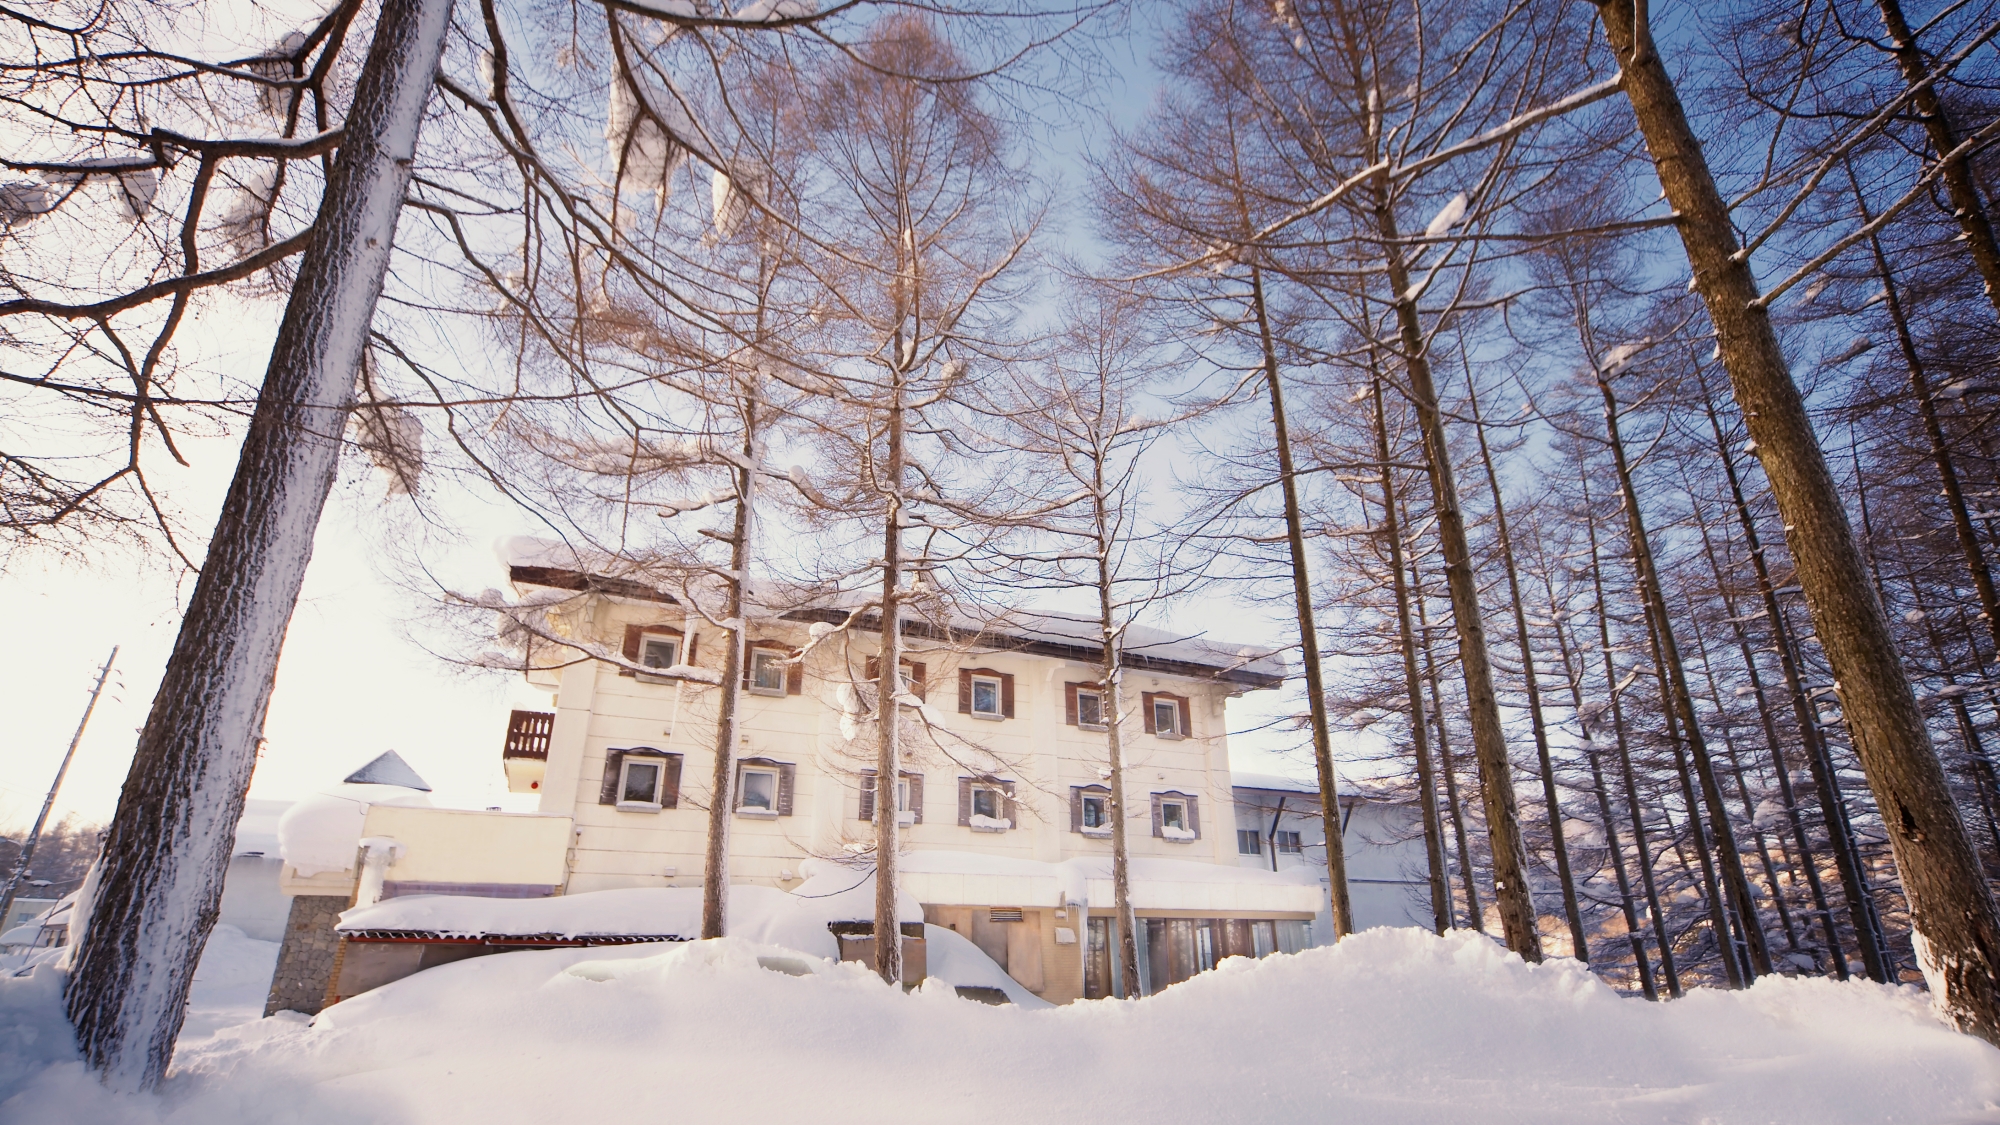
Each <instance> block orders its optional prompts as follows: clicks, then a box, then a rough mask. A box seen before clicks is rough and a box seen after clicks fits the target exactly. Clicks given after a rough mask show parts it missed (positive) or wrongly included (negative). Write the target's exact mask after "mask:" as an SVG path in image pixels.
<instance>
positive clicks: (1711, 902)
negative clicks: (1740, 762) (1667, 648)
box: [1645, 599, 1750, 988]
mask: <svg viewBox="0 0 2000 1125" xmlns="http://www.w3.org/2000/svg"><path fill="white" fill-rule="evenodd" d="M1645 606H1646V640H1647V643H1648V644H1650V645H1651V646H1652V653H1653V668H1654V670H1655V671H1654V678H1655V679H1656V680H1658V681H1659V685H1660V712H1661V714H1662V715H1664V716H1665V717H1666V720H1667V742H1668V743H1669V744H1670V745H1672V746H1673V748H1674V770H1675V774H1676V776H1677V777H1678V778H1679V779H1680V783H1681V804H1682V806H1683V807H1684V808H1685V809H1686V810H1687V818H1688V839H1689V841H1690V842H1691V843H1693V845H1694V854H1695V858H1696V859H1697V860H1698V861H1699V862H1700V867H1701V895H1702V899H1703V901H1705V902H1706V903H1707V905H1708V924H1709V928H1710V929H1711V930H1713V931H1714V933H1715V945H1716V953H1717V955H1718V956H1719V957H1721V958H1722V969H1723V975H1724V976H1725V977H1727V978H1728V980H1729V987H1731V988H1742V987H1743V986H1744V985H1746V984H1748V983H1750V982H1749V980H1748V979H1747V977H1748V975H1749V974H1748V973H1747V971H1746V970H1747V969H1748V966H1746V965H1745V964H1744V961H1743V958H1742V957H1741V956H1740V953H1741V951H1740V950H1739V949H1738V948H1737V942H1736V938H1735V935H1734V932H1733V928H1732V927H1731V926H1730V924H1729V909H1728V907H1727V906H1726V905H1725V904H1724V902H1723V898H1722V893H1721V889H1720V887H1719V886H1718V881H1717V879H1716V877H1715V861H1714V857H1713V855H1712V854H1711V852H1710V850H1709V845H1708V837H1707V834H1706V832H1704V831H1703V829H1702V823H1701V805H1702V799H1701V797H1700V796H1698V795H1697V794H1696V792H1695V782H1694V778H1693V776H1692V775H1691V774H1690V773H1689V771H1688V753H1687V742H1686V741H1685V739H1683V737H1682V734H1681V722H1680V710H1679V708H1677V707H1676V706H1675V705H1674V703H1675V701H1674V690H1673V684H1672V680H1671V677H1669V676H1668V675H1667V672H1666V669H1665V667H1664V666H1665V664H1666V659H1665V657H1664V655H1663V654H1662V652H1661V650H1660V626H1659V622H1658V614H1657V612H1656V610H1655V608H1654V606H1653V603H1652V600H1651V599H1646V600H1645ZM1683 862H1685V859H1684V860H1683Z"/></svg>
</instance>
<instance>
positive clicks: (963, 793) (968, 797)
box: [958, 777, 972, 828]
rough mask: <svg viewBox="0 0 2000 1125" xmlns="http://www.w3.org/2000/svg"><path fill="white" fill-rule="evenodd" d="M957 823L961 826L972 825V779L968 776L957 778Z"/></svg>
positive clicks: (968, 826) (967, 826)
mask: <svg viewBox="0 0 2000 1125" xmlns="http://www.w3.org/2000/svg"><path fill="white" fill-rule="evenodd" d="M958 825H959V827H961V828H970V827H972V779H971V778H969V777H961V778H959V779H958Z"/></svg>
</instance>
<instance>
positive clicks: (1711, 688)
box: [1687, 517, 1799, 973]
mask: <svg viewBox="0 0 2000 1125" xmlns="http://www.w3.org/2000/svg"><path fill="white" fill-rule="evenodd" d="M1697 519H1699V517H1697ZM1701 533H1702V536H1703V538H1704V539H1706V538H1707V536H1708V528H1707V527H1705V526H1704V527H1703V528H1702V529H1701ZM1687 620H1688V627H1689V632H1690V634H1691V635H1692V636H1693V637H1694V656H1695V660H1696V661H1697V662H1698V663H1700V665H1701V674H1702V676H1703V678H1705V679H1706V680H1707V681H1708V698H1709V699H1710V700H1711V701H1712V702H1713V705H1714V707H1715V725H1716V732H1717V733H1718V734H1720V735H1721V736H1722V757H1723V762H1724V764H1725V765H1727V766H1728V767H1729V772H1730V774H1731V776H1733V777H1734V778H1735V779H1736V795H1737V800H1738V801H1739V802H1741V803H1742V805H1743V822H1744V823H1745V824H1748V825H1749V826H1750V838H1751V841H1752V842H1753V843H1755V844H1756V846H1757V856H1758V859H1759V861H1760V862H1761V863H1762V864H1763V865H1764V884H1765V886H1767V887H1769V888H1770V889H1771V903H1772V905H1774V906H1775V907H1776V908H1777V911H1778V924H1779V925H1780V926H1781V927H1783V928H1784V931H1785V948H1786V949H1789V950H1792V951H1794V952H1796V951H1797V950H1798V948H1799V935H1798V930H1797V929H1796V928H1795V927H1794V926H1793V925H1792V912H1791V908H1790V907H1788V906H1787V905H1786V904H1785V892H1784V888H1782V887H1780V886H1779V885H1778V871H1777V865H1775V864H1773V863H1772V862H1771V845H1770V842H1769V841H1768V840H1766V839H1765V837H1764V830H1763V829H1761V828H1758V827H1757V803H1756V802H1755V801H1753V800H1751V799H1750V786H1749V784H1748V783H1747V782H1745V781H1744V779H1743V760H1742V758H1741V757H1739V756H1738V755H1737V753H1736V736H1735V733H1734V731H1732V730H1731V727H1730V722H1729V710H1728V708H1726V707H1724V706H1723V702H1722V689H1721V687H1720V686H1718V685H1717V682H1716V679H1715V665H1714V664H1713V663H1711V662H1710V661H1709V658H1708V641H1707V638H1706V637H1704V636H1703V635H1702V631H1701V615H1700V614H1698V613H1697V612H1695V610H1694V607H1693V606H1690V607H1689V608H1688V615H1687ZM1753 901H1754V900H1753ZM1771 971H1772V969H1771V968H1766V969H1765V972H1767V973H1768V972H1771Z"/></svg>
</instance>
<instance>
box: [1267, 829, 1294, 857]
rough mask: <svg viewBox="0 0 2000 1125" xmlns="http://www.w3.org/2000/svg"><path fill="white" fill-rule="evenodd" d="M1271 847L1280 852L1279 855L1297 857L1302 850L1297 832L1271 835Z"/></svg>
mask: <svg viewBox="0 0 2000 1125" xmlns="http://www.w3.org/2000/svg"><path fill="white" fill-rule="evenodd" d="M1271 846H1272V847H1274V848H1276V849H1277V850H1278V854H1279V855H1297V854H1299V852H1300V851H1301V850H1302V849H1301V848H1300V846H1299V834H1298V833H1297V832H1296V831H1286V832H1273V833H1271Z"/></svg>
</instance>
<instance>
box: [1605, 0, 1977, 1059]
mask: <svg viewBox="0 0 2000 1125" xmlns="http://www.w3.org/2000/svg"><path fill="white" fill-rule="evenodd" d="M1598 13H1599V15H1600V16H1601V17H1602V20H1603V25H1604V29H1605V35H1606V38H1607V39H1608V40H1609V41H1610V43H1611V46H1612V49H1613V50H1614V51H1615V52H1616V54H1617V57H1618V59H1619V60H1620V61H1621V63H1626V64H1627V65H1625V71H1624V78H1625V94H1626V97H1627V98H1628V99H1629V100H1630V102H1631V104H1632V109H1633V113H1634V115H1635V117H1636V119H1637V121H1638V124H1639V129H1640V132H1641V133H1643V134H1644V136H1645V138H1646V144H1647V147H1648V149H1650V150H1651V152H1652V155H1653V163H1654V165H1655V167H1656V169H1657V170H1658V172H1659V177H1660V183H1661V186H1662V187H1663V188H1664V189H1665V192H1666V197H1667V203H1668V205H1669V206H1671V207H1672V208H1673V210H1674V212H1675V214H1676V215H1678V216H1679V222H1678V223H1677V224H1676V227H1677V229H1678V230H1679V232H1680V235H1681V242H1682V244H1683V245H1684V246H1685V247H1686V249H1687V254H1688V260H1689V262H1690V264H1691V265H1692V266H1693V268H1694V278H1695V288H1696V290H1697V291H1698V292H1699V293H1700V294H1701V297H1702V301H1703V303H1704V304H1705V305H1706V306H1707V308H1708V314H1709V320H1710V322H1711V323H1712V324H1713V325H1714V327H1715V331H1716V345H1717V348H1718V350H1719V351H1720V353H1721V357H1722V364H1723V367H1724V369H1726V370H1727V371H1728V372H1729V378H1730V382H1731V384H1732V385H1733V386H1734V388H1735V393H1736V401H1737V404H1738V405H1739V406H1740V407H1742V409H1743V415H1744V418H1745V420H1746V421H1747V422H1748V424H1749V427H1750V436H1751V438H1752V439H1753V440H1754V441H1755V442H1756V443H1757V456H1758V459H1759V460H1760V461H1761V462H1762V463H1763V466H1764V472H1765V475H1766V476H1767V477H1769V478H1770V481H1771V491H1772V494H1773V495H1774V496H1775V497H1776V498H1777V501H1778V511H1779V513H1780V514H1781V515H1782V516H1783V518H1784V521H1785V526H1786V528H1787V532H1786V534H1787V536H1788V542H1789V544H1790V546H1791V549H1792V558H1793V560H1794V562H1795V564H1796V565H1797V568H1798V576H1799V584H1800V586H1801V588H1803V590H1804V591H1805V596H1806V604H1807V606H1808V607H1809V608H1810V609H1811V611H1812V618H1813V626H1814V630H1815V632H1816V633H1817V635H1818V637H1819V641H1820V645H1821V647H1822V648H1823V649H1824V650H1825V652H1826V655H1827V660H1828V662H1829V663H1830V664H1831V666H1832V669H1833V675H1834V679H1835V681H1836V683H1837V690H1838V692H1839V694H1840V700H1841V705H1842V709H1843V710H1844V711H1845V712H1846V714H1847V720H1848V725H1849V729H1850V731H1851V732H1852V734H1853V738H1854V749H1855V752H1856V754H1857V755H1858V756H1859V757H1860V759H1861V765H1862V770H1863V772H1865V773H1866V774H1867V777H1868V784H1869V787H1870V788H1871V789H1873V790H1874V793H1875V801H1876V804H1877V806H1878V807H1880V809H1881V810H1882V821H1883V823H1884V824H1885V825H1886V826H1887V828H1888V835H1889V843H1890V847H1891V849H1892V851H1893V853H1894V855H1895V858H1896V866H1897V870H1898V872H1899V873H1900V875H1901V877H1902V884H1903V891H1904V895H1905V897H1906V898H1907V901H1908V902H1909V908H1910V919H1911V923H1912V928H1913V930H1914V931H1915V935H1916V940H1915V945H1916V947H1917V949H1918V951H1919V952H1918V955H1917V956H1918V960H1919V962H1920V963H1921V964H1922V967H1923V972H1924V978H1925V980H1926V981H1928V982H1929V984H1930V988H1931V995H1932V997H1933V1002H1934V1004H1935V1005H1936V1007H1937V1010H1938V1011H1939V1013H1940V1014H1941V1015H1943V1016H1944V1017H1945V1018H1946V1019H1947V1020H1949V1021H1950V1022H1951V1023H1953V1024H1954V1025H1956V1026H1957V1027H1959V1028H1960V1029H1961V1030H1964V1031H1966V1032H1969V1033H1971V1034H1974V1035H1977V1036H1979V1037H1980V1038H1982V1039H1985V1040H1987V1041H1988V1042H1993V1043H2000V908H1996V907H1995V905H1994V901H1993V896H1992V894H1991V892H1990V891H1989V890H1988V888H1987V886H1986V880H1985V877H1984V874H1983V873H1982V872H1981V871H1980V868H1979V856H1978V853H1977V852H1975V851H1974V850H1973V847H1972V840H1971V837H1970V836H1969V835H1968V834H1967V832H1966V830H1965V824H1964V823H1963V822H1962V821H1961V820H1960V818H1959V815H1958V805H1957V803H1956V802H1954V801H1953V800H1952V799H1951V787H1950V785H1949V783H1948V782H1947V781H1946V779H1945V774H1944V767H1943V764H1942V763H1940V762H1939V761H1938V758H1937V754H1936V753H1935V752H1934V751H1933V750H1932V749H1931V745H1930V732H1929V730H1928V729H1927V728H1926V726H1925V725H1924V717H1923V712H1922V711H1921V710H1920V709H1919V708H1918V706H1917V698H1916V693H1915V692H1914V691H1913V690H1912V689H1911V687H1910V681H1909V677H1908V676H1907V675H1906V674H1905V673H1904V670H1903V661H1902V656H1901V654H1900V653H1899V652H1898V651H1897V649H1896V642H1895V638H1894V636H1893V635H1892V634H1891V632H1890V630H1889V620H1888V616H1887V614H1886V612H1885V611H1884V609H1883V607H1882V603H1881V602H1880V601H1879V600H1877V598H1876V597H1875V594H1874V591H1873V590H1871V589H1870V588H1869V585H1868V572H1867V567H1866V564H1865V562H1864V560H1863V558H1862V555H1861V550H1860V548H1859V546H1858V545H1857V544H1856V542H1855V539H1854V533H1853V530H1852V529H1851V528H1850V527H1849V525H1848V522H1847V511H1846V509H1845V507H1844V506H1843V505H1842V502H1841V495H1840V489H1839V486H1838V485H1837V484H1836V483H1835V481H1834V479H1833V474H1832V473H1831V472H1830V471H1828V469H1827V464H1826V458H1825V456H1824V455H1823V454H1822V452H1821V450H1820V446H1819V442H1818V440H1817V438H1816V437H1815V436H1814V434H1813V429H1812V420H1811V418H1810V417H1809V416H1808V415H1807V413H1806V407H1805V401H1804V399H1803V398H1802V397H1801V396H1800V394H1799V390H1798V387H1797V386H1796V385H1795V384H1794V383H1793V382H1792V379H1791V374H1790V372H1789V371H1788V370H1787V368H1786V365H1785V356H1784V351H1783V349H1782V348H1781V347H1780V346H1779V343H1778V337H1777V333H1776V331H1775V330H1774V329H1773V328H1772V325H1771V321H1770V317H1769V315H1768V313H1767V312H1766V310H1765V307H1764V305H1763V303H1762V300H1761V298H1760V297H1759V295H1758V292H1757V283H1756V280H1755V278H1754V276H1753V275H1752V273H1751V269H1750V263H1749V259H1748V256H1747V255H1743V254H1739V250H1740V249H1741V247H1740V246H1739V245H1738V243H1737V240H1736V234H1735V229H1734V227H1733V226H1732V225H1731V223H1730V217H1729V206H1728V204H1727V202H1725V201H1724V200H1723V198H1722V194H1721V192H1720V191H1718V190H1717V188H1716V186H1715V180H1714V178H1713V177H1712V176H1711V175H1710V173H1709V169H1708V164H1707V161H1706V159H1705V158H1704V157H1703V155H1702V152H1701V146H1700V143H1699V142H1698V141H1697V140H1696V139H1695V136H1694V131H1693V129H1692V128H1690V127H1689V125H1688V122H1687V117H1686V114H1685V113H1684V112H1683V110H1682V108H1681V104H1680V98H1679V95H1678V94H1677V93H1676V92H1675V90H1674V86H1673V79H1672V78H1671V77H1670V76H1669V75H1668V73H1667V69H1666V65H1665V63H1664V62H1663V61H1662V60H1661V58H1660V56H1659V52H1658V50H1657V49H1653V50H1649V51H1647V52H1645V53H1644V54H1643V56H1642V57H1641V58H1640V59H1638V60H1634V61H1629V62H1628V60H1632V56H1633V38H1634V36H1633V29H1634V24H1633V9H1632V0H1605V2H1604V3H1601V4H1600V5H1599V7H1598Z"/></svg>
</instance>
